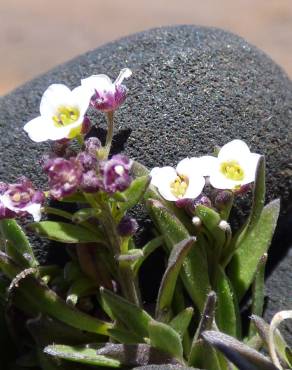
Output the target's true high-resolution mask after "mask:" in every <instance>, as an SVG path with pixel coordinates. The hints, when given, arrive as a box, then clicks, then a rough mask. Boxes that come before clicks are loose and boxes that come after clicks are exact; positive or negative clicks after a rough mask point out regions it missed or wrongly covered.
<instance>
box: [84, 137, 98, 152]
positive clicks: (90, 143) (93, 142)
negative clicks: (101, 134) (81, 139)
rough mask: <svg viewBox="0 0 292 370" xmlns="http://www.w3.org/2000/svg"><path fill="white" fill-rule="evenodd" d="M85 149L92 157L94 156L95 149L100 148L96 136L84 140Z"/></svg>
mask: <svg viewBox="0 0 292 370" xmlns="http://www.w3.org/2000/svg"><path fill="white" fill-rule="evenodd" d="M84 145H85V151H86V152H87V153H88V154H90V155H91V156H92V157H96V153H97V151H98V150H99V149H100V148H101V142H100V140H99V139H98V138H97V137H90V138H88V139H87V140H85V143H84Z"/></svg>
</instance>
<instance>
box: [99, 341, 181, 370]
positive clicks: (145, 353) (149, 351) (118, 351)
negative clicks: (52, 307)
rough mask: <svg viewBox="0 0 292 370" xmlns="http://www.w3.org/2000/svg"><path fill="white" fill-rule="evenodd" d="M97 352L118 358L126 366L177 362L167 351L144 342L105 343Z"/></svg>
mask: <svg viewBox="0 0 292 370" xmlns="http://www.w3.org/2000/svg"><path fill="white" fill-rule="evenodd" d="M97 354H98V355H102V356H107V357H110V358H112V359H115V360H118V361H120V362H121V363H122V364H124V365H126V366H137V365H148V364H177V363H178V361H177V360H175V359H174V358H173V357H172V356H169V355H168V354H167V353H165V352H162V351H160V350H157V349H156V348H153V347H151V346H149V345H148V344H144V343H141V344H129V345H125V344H113V343H107V344H106V345H105V346H104V347H102V348H100V349H98V350H97Z"/></svg>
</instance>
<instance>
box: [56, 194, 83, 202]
mask: <svg viewBox="0 0 292 370" xmlns="http://www.w3.org/2000/svg"><path fill="white" fill-rule="evenodd" d="M59 201H60V202H64V203H87V200H86V198H85V197H84V195H83V194H82V193H75V194H72V195H68V196H66V197H63V198H62V199H61V200H59Z"/></svg>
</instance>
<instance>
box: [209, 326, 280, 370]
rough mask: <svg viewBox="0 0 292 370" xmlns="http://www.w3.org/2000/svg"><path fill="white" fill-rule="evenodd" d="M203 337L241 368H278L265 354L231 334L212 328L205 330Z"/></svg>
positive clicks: (241, 369)
mask: <svg viewBox="0 0 292 370" xmlns="http://www.w3.org/2000/svg"><path fill="white" fill-rule="evenodd" d="M202 337H203V339H204V340H205V341H206V342H207V343H209V344H210V345H212V346H213V347H214V348H216V349H217V350H219V351H221V352H222V353H223V354H224V355H225V357H227V358H228V359H229V360H230V361H231V362H232V363H234V365H235V366H237V367H238V369H239V370H278V369H277V368H276V366H274V365H273V364H272V362H271V361H270V360H269V359H268V358H266V357H265V356H264V355H262V354H261V353H259V352H257V351H256V350H254V349H252V348H250V347H248V346H247V345H246V344H243V343H241V342H239V341H238V340H237V339H234V338H232V337H230V336H229V335H226V334H223V333H219V332H217V331H212V330H210V331H205V332H204V333H203V334H202Z"/></svg>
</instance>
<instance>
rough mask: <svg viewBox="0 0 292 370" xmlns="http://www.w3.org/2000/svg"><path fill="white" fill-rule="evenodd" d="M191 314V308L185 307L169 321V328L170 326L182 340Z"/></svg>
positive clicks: (192, 312) (192, 310)
mask: <svg viewBox="0 0 292 370" xmlns="http://www.w3.org/2000/svg"><path fill="white" fill-rule="evenodd" d="M193 314H194V309H193V307H187V308H185V309H184V310H183V311H181V312H180V313H179V314H178V315H176V316H175V317H174V318H173V319H172V320H171V321H170V323H169V326H171V327H172V329H174V330H175V331H176V332H177V333H178V334H179V336H180V337H181V338H183V336H184V334H185V332H186V331H187V329H188V327H189V325H190V322H191V319H192V317H193Z"/></svg>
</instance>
